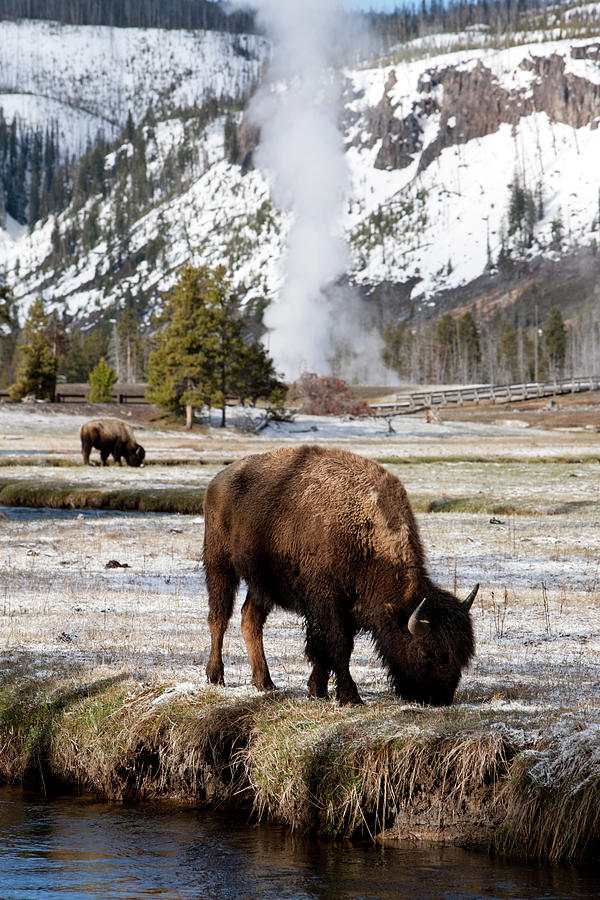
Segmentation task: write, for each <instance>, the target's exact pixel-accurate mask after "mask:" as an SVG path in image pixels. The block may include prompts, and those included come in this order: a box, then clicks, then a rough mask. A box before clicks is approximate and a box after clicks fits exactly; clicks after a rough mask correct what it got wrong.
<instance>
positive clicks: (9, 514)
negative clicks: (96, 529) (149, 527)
mask: <svg viewBox="0 0 600 900" xmlns="http://www.w3.org/2000/svg"><path fill="white" fill-rule="evenodd" d="M160 515H163V516H164V515H165V514H164V513H154V512H138V511H137V510H119V509H54V508H53V507H49V506H35V507H33V506H0V517H1V518H4V519H10V521H11V522H37V521H39V520H41V519H107V518H111V519H118V518H121V519H122V518H127V519H132V518H135V517H136V516H140V517H142V516H143V517H144V518H146V519H147V518H149V517H151V516H160Z"/></svg>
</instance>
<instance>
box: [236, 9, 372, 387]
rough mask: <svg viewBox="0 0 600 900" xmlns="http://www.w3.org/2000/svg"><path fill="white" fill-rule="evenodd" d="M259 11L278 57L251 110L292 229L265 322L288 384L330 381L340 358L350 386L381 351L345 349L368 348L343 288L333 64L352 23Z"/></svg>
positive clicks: (345, 259)
mask: <svg viewBox="0 0 600 900" xmlns="http://www.w3.org/2000/svg"><path fill="white" fill-rule="evenodd" d="M253 5H254V6H255V7H256V8H257V11H258V15H259V20H260V22H261V24H262V25H263V26H264V28H265V30H266V32H267V34H268V36H269V37H270V38H271V41H272V48H273V49H272V57H271V65H270V68H269V72H268V76H267V79H266V81H265V83H264V84H263V85H262V87H261V89H260V90H259V91H258V92H257V94H256V96H255V98H254V99H253V101H252V103H251V106H250V109H249V115H250V118H251V119H252V120H253V121H254V122H255V123H256V124H257V125H259V126H260V131H261V143H260V146H259V148H258V150H257V151H256V154H255V160H256V163H257V165H258V167H259V168H261V169H262V170H263V171H265V173H266V174H267V176H268V177H269V179H270V181H271V189H272V194H273V199H274V201H275V202H276V203H277V205H278V206H279V207H280V208H281V209H282V210H284V211H285V212H286V213H287V214H288V215H289V220H290V230H289V234H288V244H287V254H286V257H285V260H284V272H283V284H282V287H281V291H280V293H279V296H278V298H277V299H276V300H275V301H274V302H273V303H271V304H270V306H269V307H268V309H267V311H266V314H265V324H266V326H267V328H268V329H269V350H270V352H271V355H272V356H273V359H274V361H275V363H276V366H277V368H278V369H279V370H280V371H281V372H283V374H284V376H285V377H286V378H288V379H289V380H294V379H295V378H297V377H298V376H299V375H300V374H301V372H302V371H305V370H309V371H312V372H317V373H319V374H322V373H325V372H328V371H330V369H331V362H332V358H333V357H334V356H337V358H338V364H337V366H336V374H341V375H343V376H344V377H348V376H349V374H350V373H349V371H348V363H349V361H352V360H354V361H355V362H356V361H357V360H358V358H359V357H361V363H362V370H363V372H364V369H365V361H366V355H364V354H363V351H364V350H366V349H367V344H369V346H371V345H372V343H373V340H372V339H373V335H371V336H370V339H369V341H367V340H365V341H364V343H363V345H362V346H361V347H360V348H358V349H357V348H356V347H355V348H354V349H353V348H352V347H350V348H349V349H348V346H347V344H345V343H344V342H345V341H346V339H347V337H348V335H349V334H352V337H353V341H354V344H356V342H357V334H358V335H359V341H360V340H361V337H360V331H361V326H360V323H359V321H358V317H357V312H358V310H359V307H360V300H359V298H358V297H357V296H349V295H351V293H352V292H351V291H350V289H349V288H344V289H342V288H340V287H339V284H337V285H336V281H338V279H339V278H340V276H342V275H344V274H345V273H346V272H347V271H348V269H349V266H350V257H349V252H348V249H347V247H346V244H345V241H344V238H343V233H342V222H341V219H342V211H343V207H344V202H345V200H346V199H347V197H348V196H349V195H350V174H349V171H348V167H347V164H346V158H345V154H344V146H343V139H342V135H341V134H340V131H339V129H338V113H339V108H340V103H339V99H340V93H341V77H340V75H339V70H338V68H337V67H336V66H335V65H334V57H335V55H336V54H338V53H339V52H340V45H341V44H342V43H344V40H346V41H347V35H348V28H347V26H348V24H349V21H350V20H349V18H348V16H347V15H345V14H344V12H343V10H342V8H341V4H340V2H339V0H255V2H254V3H253ZM343 38H344V40H343ZM344 49H346V50H347V49H348V48H347V47H345V48H344ZM362 312H364V310H363V311H362ZM342 322H343V327H342ZM363 337H365V336H364V333H363ZM342 343H344V347H343V352H342V353H340V352H339V348H340V347H341V345H342ZM336 348H337V349H336ZM369 355H370V354H369ZM375 356H376V357H379V354H378V353H376V354H375ZM342 358H343V359H344V360H345V363H344V362H342V363H339V360H340V359H342ZM378 362H379V365H381V363H380V357H379V359H378ZM361 374H362V373H361ZM363 377H364V376H363ZM361 380H362V379H361Z"/></svg>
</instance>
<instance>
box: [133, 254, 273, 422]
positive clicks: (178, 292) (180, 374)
mask: <svg viewBox="0 0 600 900" xmlns="http://www.w3.org/2000/svg"><path fill="white" fill-rule="evenodd" d="M159 324H160V325H162V331H161V332H160V334H159V335H158V336H157V339H156V345H155V349H154V350H153V352H152V353H151V354H150V358H149V361H148V391H147V397H148V399H149V400H151V401H152V402H154V403H156V404H157V406H160V407H161V408H163V409H168V410H170V411H172V412H176V413H178V412H181V411H183V410H184V409H185V413H186V426H187V427H188V428H191V427H192V410H193V407H194V406H208V407H209V408H210V407H213V406H215V407H217V408H219V409H221V411H222V416H221V425H222V426H225V424H226V411H225V410H226V399H227V397H228V396H231V395H232V394H233V395H238V394H239V393H240V386H241V385H242V383H243V384H244V385H245V384H246V380H245V379H246V378H247V377H248V375H247V373H246V374H245V373H244V364H245V363H247V361H248V359H249V357H248V347H247V345H246V343H245V341H244V326H243V322H242V320H241V318H240V315H239V304H238V300H237V297H236V296H235V295H234V294H233V293H232V291H231V288H230V285H229V283H228V281H227V280H226V278H225V269H224V267H223V266H219V267H217V268H216V269H209V268H208V267H206V266H203V267H201V268H194V267H192V266H189V267H187V268H185V269H184V270H183V272H182V273H181V275H180V278H179V281H178V282H177V284H176V285H175V287H174V288H173V290H172V291H171V293H170V294H169V295H168V296H167V297H166V305H165V308H164V311H163V313H162V315H161V317H160V320H159ZM266 358H267V357H266V353H265V360H266ZM246 396H248V394H246Z"/></svg>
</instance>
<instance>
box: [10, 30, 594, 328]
mask: <svg viewBox="0 0 600 900" xmlns="http://www.w3.org/2000/svg"><path fill="white" fill-rule="evenodd" d="M538 37H539V36H538ZM468 38H469V40H470V42H471V44H474V45H477V44H479V46H474V49H470V50H465V49H456V50H453V49H452V48H453V46H455V47H457V48H458V47H460V46H464V41H465V35H462V36H456V35H454V36H439V35H438V36H435V37H434V38H430V39H428V40H421V41H419V42H415V44H414V45H412V46H410V47H408V48H401V50H399V52H398V61H397V62H395V63H393V64H390V63H388V64H386V65H377V66H374V65H369V66H366V67H364V68H356V69H353V70H348V71H346V72H345V73H344V77H345V81H346V90H345V94H344V103H345V110H344V116H343V121H344V126H343V127H344V130H345V133H344V139H345V158H346V162H347V164H348V167H349V170H350V175H351V196H350V197H349V198H348V202H347V203H346V204H345V205H344V213H343V218H342V222H341V228H342V230H343V232H344V234H345V237H346V239H347V242H348V245H349V248H350V260H351V262H350V266H351V269H350V271H349V272H348V276H349V278H350V279H351V280H354V281H356V282H359V283H362V284H367V285H372V284H378V283H380V282H382V281H386V282H392V283H407V282H410V284H411V285H412V296H413V298H416V297H420V298H421V300H423V301H424V302H426V303H429V304H435V302H436V300H435V298H436V295H437V294H438V293H439V292H440V291H443V290H446V289H448V288H452V287H456V286H459V285H464V284H468V283H469V282H471V281H472V280H473V279H475V278H477V277H478V276H480V275H481V274H482V273H483V272H484V271H485V270H486V269H488V270H489V268H490V267H491V266H492V267H493V266H494V265H495V264H496V263H497V261H498V258H499V257H500V256H501V255H502V254H507V253H509V254H513V255H518V256H522V257H523V256H536V255H540V254H545V255H549V256H552V255H555V256H556V255H557V254H558V253H561V252H564V251H566V250H568V249H570V248H573V247H576V246H579V247H580V246H594V245H595V242H596V241H597V237H598V212H599V194H598V191H599V187H600V176H599V174H598V161H599V160H600V129H599V128H598V124H599V123H600V32H599V36H598V37H594V36H592V37H586V38H577V39H567V38H564V39H562V40H552V41H545V42H544V41H542V40H541V38H540V39H539V40H538V39H536V40H533V39H528V40H525V38H523V40H522V42H521V43H520V44H519V45H518V46H511V47H507V48H506V49H498V48H497V47H493V46H486V44H488V43H490V42H489V41H488V38H487V37H486V35H485V33H482V34H481V35H480V39H479V40H478V39H477V35H476V34H475V33H472V34H470V35H469V36H468ZM29 42H30V45H31V46H33V47H35V50H34V51H33V52H32V53H30V54H29V56H28V55H27V54H25V52H24V48H25V46H26V44H28V43H29ZM267 54H268V46H267V44H266V42H265V41H263V40H262V39H259V38H255V37H242V38H240V37H239V36H238V37H233V36H229V35H219V34H215V33H203V32H196V33H188V32H173V31H168V32H160V31H144V30H139V29H110V28H74V27H60V26H58V25H52V24H47V23H39V22H38V23H33V22H25V23H20V24H12V23H0V79H1V80H0V105H2V106H3V108H4V110H5V116H6V115H8V116H10V115H11V113H13V112H16V111H18V112H19V114H20V115H22V116H23V117H24V118H26V119H28V120H29V121H32V122H37V121H39V119H40V116H42V115H44V111H45V114H47V115H48V117H52V118H53V117H55V116H58V117H59V121H60V123H61V128H62V129H63V133H64V135H65V139H64V143H65V146H69V148H70V149H71V150H74V149H76V148H77V146H78V141H79V149H81V147H82V146H83V145H84V144H85V143H86V141H87V139H88V136H89V135H90V134H91V133H93V130H94V128H97V129H101V128H102V129H106V128H109V129H114V128H116V127H117V126H122V125H123V123H124V121H125V119H126V117H127V115H128V112H129V111H130V110H131V111H132V113H133V114H134V116H136V117H137V118H138V120H139V119H141V117H142V116H143V114H144V113H145V111H146V109H147V108H148V107H152V108H153V109H154V110H155V112H156V118H157V123H156V126H155V127H154V128H153V129H151V131H149V132H148V149H147V151H146V159H147V169H148V173H149V175H150V176H151V177H154V178H156V179H157V183H158V182H159V181H160V179H161V173H163V175H164V172H165V171H166V169H165V166H166V162H167V159H168V158H169V154H170V152H172V151H173V150H174V149H175V150H176V149H177V148H179V147H187V148H188V149H189V150H190V156H191V161H190V162H189V164H188V165H187V169H186V172H185V178H182V179H180V182H179V187H178V189H177V190H176V191H173V190H168V189H165V188H164V185H163V187H161V188H160V189H159V188H157V190H156V193H155V195H154V199H153V202H152V204H151V205H150V206H148V207H147V208H145V209H144V210H143V211H141V212H140V215H139V217H138V219H137V221H136V222H135V223H134V225H133V227H132V229H131V232H130V235H129V240H128V253H129V254H130V256H131V257H132V258H134V257H135V258H136V259H137V262H136V263H135V265H133V266H132V267H130V269H129V270H128V271H123V272H122V274H121V275H120V276H119V277H118V278H116V277H112V276H111V274H110V273H111V272H113V271H114V270H115V259H114V256H115V253H116V251H115V250H114V247H113V246H112V232H113V230H114V228H113V224H112V223H113V221H114V216H115V214H116V213H115V201H114V198H113V197H111V196H109V197H108V198H107V199H106V200H105V201H103V202H102V203H101V204H100V207H99V213H98V219H99V222H100V226H101V235H102V236H101V238H100V239H99V240H98V241H97V243H96V246H94V247H93V248H92V249H91V250H89V251H87V250H86V251H85V252H84V251H83V250H82V251H81V252H78V253H77V254H75V256H74V257H73V258H72V259H69V260H66V262H65V265H64V266H56V265H55V266H54V267H53V268H52V270H51V271H49V270H48V269H46V270H43V269H42V263H43V261H44V259H45V258H46V257H47V256H48V253H49V252H50V249H51V238H52V232H53V231H54V230H55V229H56V226H57V224H58V228H59V230H60V229H64V228H66V227H67V225H68V222H69V212H68V211H67V213H65V214H63V215H62V216H61V217H60V219H59V221H58V223H56V222H54V221H53V219H52V218H51V219H50V220H49V221H48V222H46V224H44V225H43V226H39V227H37V228H36V229H35V230H34V232H33V233H32V234H31V235H29V234H27V232H26V230H24V229H18V228H15V227H14V223H12V226H11V223H4V224H5V228H4V230H3V231H0V267H1V269H2V270H3V271H4V272H5V273H6V277H7V278H8V280H9V282H10V283H11V284H12V285H13V287H14V290H15V293H16V294H17V296H20V297H22V298H23V301H24V303H26V302H27V301H29V300H31V299H32V298H33V297H35V296H42V297H43V298H44V299H45V300H47V301H49V302H55V303H58V304H60V305H61V306H62V304H65V306H66V308H67V309H68V310H69V311H70V312H72V313H77V312H81V313H88V312H90V311H91V310H93V309H97V308H102V307H106V306H109V305H111V304H113V303H115V302H119V300H120V298H122V297H123V296H125V294H126V292H127V291H129V290H131V291H133V292H139V291H142V292H144V294H145V295H146V296H147V297H148V298H149V302H150V303H152V297H155V298H158V296H159V295H160V292H161V291H163V290H164V289H165V288H167V287H168V286H169V285H170V284H172V283H173V281H174V279H175V277H176V272H177V270H178V268H179V267H180V266H181V265H182V264H183V263H185V262H192V263H200V262H207V263H209V264H215V263H221V262H223V263H225V264H227V265H229V267H230V269H231V271H232V274H233V276H234V279H235V280H236V281H237V283H239V284H243V285H245V286H246V287H247V288H249V290H250V295H252V296H260V295H262V296H266V297H270V298H273V297H276V296H277V293H278V291H279V289H280V287H281V284H282V279H283V265H284V254H285V246H286V235H287V232H288V229H289V226H290V214H289V213H282V212H281V211H279V210H278V209H277V208H276V207H275V206H274V204H273V202H272V199H271V194H270V188H269V179H268V178H267V175H268V173H264V172H262V171H260V170H259V169H258V168H254V169H253V168H250V169H249V171H246V169H243V168H242V167H241V166H240V165H238V164H231V163H229V162H228V161H227V159H226V153H225V144H224V126H225V118H224V116H222V115H221V116H218V117H217V118H216V119H213V120H212V121H211V122H210V123H208V124H207V125H206V124H205V125H203V127H202V130H201V131H200V132H198V131H197V130H196V131H190V127H189V123H188V121H187V119H186V116H185V115H183V114H179V113H177V112H176V108H177V107H186V106H189V105H190V104H192V103H195V102H198V101H199V100H200V99H201V98H202V97H203V96H205V95H206V93H207V92H209V91H210V92H213V93H215V94H217V95H229V96H236V97H242V96H245V95H246V94H247V93H248V91H249V88H250V86H251V84H252V82H253V80H254V79H256V78H258V77H259V74H260V71H261V65H262V63H263V62H264V60H265V59H266V57H267ZM15 92H19V93H18V94H15ZM28 92H30V93H31V96H29V97H26V94H27V93H28ZM57 104H60V106H58V105H57ZM61 110H66V112H65V114H64V115H63V114H62V111H61ZM237 122H238V126H241V125H242V123H243V113H242V112H239V113H237ZM113 133H114V131H110V130H109V134H113ZM67 135H69V136H67ZM123 152H129V151H127V150H126V148H124V150H123ZM110 166H111V160H110V159H109V160H108V161H107V169H109V168H110ZM516 183H518V184H519V185H520V186H521V188H522V189H523V190H524V191H525V192H526V193H527V194H528V196H529V197H530V198H534V200H535V216H534V219H532V220H531V221H530V222H529V225H528V228H530V232H531V233H530V234H529V235H528V237H527V239H526V238H525V223H524V222H521V227H520V228H517V229H516V230H514V229H513V231H512V233H511V221H510V219H509V205H510V200H511V190H513V188H514V185H515V184H516ZM511 186H512V187H511ZM84 212H85V211H84ZM83 214H84V213H80V214H79V215H80V217H81V216H82V215H83ZM513 224H514V223H513ZM7 226H11V227H7ZM103 229H104V230H103ZM153 241H154V242H156V241H158V242H159V250H158V251H157V252H155V253H154V258H153V259H152V260H151V261H150V260H149V259H148V258H144V255H145V248H147V247H148V246H149V244H150V243H152V242H153Z"/></svg>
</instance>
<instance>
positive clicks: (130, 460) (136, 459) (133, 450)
mask: <svg viewBox="0 0 600 900" xmlns="http://www.w3.org/2000/svg"><path fill="white" fill-rule="evenodd" d="M145 456H146V451H145V450H144V448H143V447H142V446H141V444H135V446H133V447H130V448H129V450H128V451H127V465H129V466H135V467H136V468H137V467H138V466H141V464H142V463H143V462H144V457H145Z"/></svg>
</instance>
